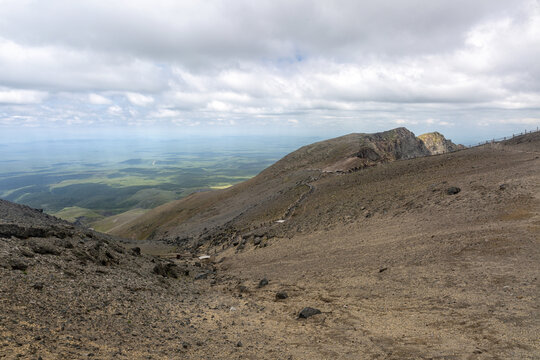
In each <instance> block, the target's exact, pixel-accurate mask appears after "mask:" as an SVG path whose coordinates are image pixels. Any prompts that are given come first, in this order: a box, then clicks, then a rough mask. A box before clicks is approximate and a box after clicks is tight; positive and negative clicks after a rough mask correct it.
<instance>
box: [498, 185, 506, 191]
mask: <svg viewBox="0 0 540 360" xmlns="http://www.w3.org/2000/svg"><path fill="white" fill-rule="evenodd" d="M507 188H508V184H501V185H499V190H506V189H507Z"/></svg>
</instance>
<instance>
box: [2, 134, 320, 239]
mask: <svg viewBox="0 0 540 360" xmlns="http://www.w3.org/2000/svg"><path fill="white" fill-rule="evenodd" d="M311 141H313V139H311V138H309V139H308V138H273V139H269V138H264V139H257V138H249V139H248V138H215V139H180V140H165V141H164V140H145V141H134V140H133V139H129V140H128V139H125V140H114V141H111V140H84V141H81V140H78V141H76V140H66V141H48V142H47V141H44V142H39V143H32V144H30V143H14V144H9V145H7V144H1V145H0V151H1V152H2V158H1V159H0V198H3V199H6V200H10V201H13V202H17V203H20V204H25V205H29V206H32V207H36V208H41V209H44V211H45V212H47V213H50V214H53V215H55V216H58V217H61V218H63V219H66V220H68V221H74V222H75V221H78V222H81V223H84V224H85V225H92V224H97V225H98V227H99V228H100V229H101V230H103V231H106V230H108V229H109V228H110V227H114V226H115V222H112V221H110V220H106V218H108V217H111V216H115V215H118V214H122V213H125V212H127V211H130V210H134V209H135V210H136V211H135V212H130V213H129V214H128V215H127V216H128V217H130V216H132V215H133V214H134V213H137V214H140V213H142V212H144V210H147V209H152V208H154V207H156V206H159V205H161V204H164V203H166V202H169V201H172V200H176V199H180V198H182V197H184V196H186V195H189V194H191V193H193V192H196V191H208V190H211V189H221V188H225V187H228V186H231V185H233V184H236V183H238V182H241V181H244V180H246V179H249V178H251V177H253V176H255V175H256V174H257V173H259V172H260V171H261V170H262V169H264V168H266V167H267V166H269V165H271V164H272V163H274V162H275V161H276V160H278V159H279V158H281V157H282V156H283V155H285V154H287V153H288V152H290V151H291V150H294V149H295V148H297V147H299V146H301V145H303V144H305V143H309V142H311ZM262 143H264V144H271V145H264V146H261V144H262ZM116 220H117V221H118V220H119V219H118V218H116Z"/></svg>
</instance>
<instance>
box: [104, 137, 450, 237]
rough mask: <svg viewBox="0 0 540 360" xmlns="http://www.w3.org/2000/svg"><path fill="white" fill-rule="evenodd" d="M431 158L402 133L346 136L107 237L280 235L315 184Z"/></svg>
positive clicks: (162, 208) (304, 149)
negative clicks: (334, 176)
mask: <svg viewBox="0 0 540 360" xmlns="http://www.w3.org/2000/svg"><path fill="white" fill-rule="evenodd" d="M441 141H442V143H441V144H442V145H441V146H439V147H437V149H436V150H437V153H439V152H440V151H441V150H446V151H451V150H453V149H455V148H456V147H455V145H454V144H453V143H451V142H449V141H447V140H445V139H444V137H443V138H442V140H441ZM432 153H434V152H432V151H431V150H429V149H428V148H427V147H426V145H425V144H424V142H423V141H422V140H421V139H419V138H417V137H416V136H415V135H414V134H413V133H412V132H411V131H409V130H407V129H405V128H397V129H393V130H389V131H385V132H381V133H375V134H349V135H345V136H342V137H338V138H335V139H330V140H326V141H321V142H317V143H314V144H311V145H307V146H304V147H302V148H300V149H298V150H296V151H294V152H292V153H291V154H289V155H287V156H285V157H284V158H283V159H281V160H279V161H278V162H276V163H275V164H274V165H272V166H270V167H268V168H267V169H265V170H264V171H262V172H261V173H260V174H259V175H257V176H256V177H254V178H252V179H250V180H248V181H246V182H243V183H241V184H238V185H236V186H233V187H231V188H228V189H224V190H219V191H212V192H204V193H196V194H192V195H190V196H188V197H187V198H184V199H181V200H179V201H175V202H171V203H168V204H165V205H163V206H160V207H158V208H156V209H154V210H152V211H149V212H148V213H146V214H144V215H142V216H141V217H138V218H136V219H134V220H133V221H131V222H128V223H126V224H124V225H121V226H119V227H116V228H115V229H114V230H113V231H112V233H113V234H116V235H120V236H124V237H128V238H137V239H168V241H172V242H176V243H179V244H180V243H181V244H190V245H195V246H196V245H197V244H201V243H204V242H209V241H210V242H212V243H221V242H224V241H229V240H230V239H231V238H233V237H234V236H236V235H238V234H248V233H251V232H253V231H255V229H257V231H259V232H261V233H267V232H268V235H269V236H275V234H277V233H280V234H281V233H283V231H282V230H276V231H277V232H276V231H274V230H275V229H274V226H273V225H274V224H275V222H276V221H278V220H287V219H288V218H290V217H291V216H292V215H293V214H294V212H295V210H296V208H297V207H298V206H299V205H300V204H301V203H302V202H303V201H304V199H305V198H306V197H307V196H308V195H309V194H311V193H312V192H314V191H315V185H314V184H315V182H316V181H317V180H319V179H322V178H324V177H327V176H331V175H332V174H343V173H350V172H355V171H358V170H361V169H364V168H369V167H373V166H376V165H381V164H385V163H389V162H393V161H395V160H404V159H412V158H417V157H423V156H427V155H431V154H432ZM282 228H283V229H286V228H288V229H289V230H287V232H288V233H290V232H292V231H293V229H292V228H290V226H283V227H282ZM264 229H266V230H264Z"/></svg>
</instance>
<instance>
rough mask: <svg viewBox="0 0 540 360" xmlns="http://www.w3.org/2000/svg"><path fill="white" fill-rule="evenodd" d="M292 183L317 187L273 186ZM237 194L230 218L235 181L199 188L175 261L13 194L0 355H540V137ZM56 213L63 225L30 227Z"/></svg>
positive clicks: (315, 173)
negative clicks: (216, 188)
mask: <svg viewBox="0 0 540 360" xmlns="http://www.w3.org/2000/svg"><path fill="white" fill-rule="evenodd" d="M276 165H278V164H276ZM280 166H281V165H280ZM308 167H309V165H308ZM261 179H263V180H268V181H270V183H269V185H268V186H269V187H270V188H269V189H267V188H265V186H264V185H263V184H259V181H263V180H261ZM299 180H302V181H306V182H305V183H300V184H296V181H299ZM284 184H285V185H286V186H289V188H288V189H295V188H296V187H299V188H300V189H305V190H306V191H298V192H296V193H294V192H293V190H289V191H291V193H290V196H289V195H288V194H287V193H283V194H280V195H281V196H276V197H272V196H273V195H272V194H271V191H272V186H278V185H279V186H283V185H284ZM250 185H251V186H253V187H254V188H255V189H256V190H257V191H260V192H261V193H262V195H263V196H262V197H261V198H263V199H274V200H273V201H268V202H265V203H264V204H266V205H265V206H266V209H264V208H263V207H262V206H260V207H259V206H257V204H253V203H252V202H250V201H251V199H250V198H249V196H250V195H251V196H252V195H253V194H254V193H253V192H250V193H248V195H246V194H243V190H242V189H244V188H243V186H246V187H249V186H250ZM306 187H307V188H309V189H307V188H306ZM229 191H231V192H232V193H233V195H234V196H235V200H234V201H235V202H238V203H239V204H241V203H242V201H243V202H244V203H245V204H250V206H249V207H246V208H245V209H243V210H240V213H242V215H241V216H238V215H236V216H238V217H237V218H236V219H234V221H233V222H231V223H229V225H233V226H230V227H229V226H223V224H224V223H225V224H226V223H227V222H229V221H231V220H227V219H228V218H227V216H229V215H222V214H221V211H223V209H227V207H230V206H231V203H230V202H229V200H230V199H231V197H230V196H233V195H231V194H230V193H228V192H225V191H221V192H217V194H218V195H215V194H212V195H211V193H206V194H204V193H203V194H196V195H194V196H191V197H190V198H188V199H186V202H187V203H188V204H191V205H190V206H191V207H185V208H183V209H182V211H180V212H179V216H181V217H182V216H183V218H182V219H189V221H190V225H189V226H186V227H184V229H190V231H192V234H193V235H192V236H193V239H192V240H184V241H183V239H182V238H179V239H178V240H177V239H176V237H177V236H179V235H176V234H167V233H165V231H168V230H164V232H163V235H169V236H168V237H167V236H165V237H164V239H168V240H169V241H172V244H179V245H180V248H179V250H177V251H179V252H175V250H174V247H170V249H169V250H168V251H167V252H164V254H163V256H164V257H167V258H169V259H170V260H165V259H163V258H162V259H159V258H153V257H150V256H147V255H143V256H139V255H137V254H136V253H134V252H133V251H131V250H129V249H128V248H130V247H132V246H134V245H133V244H123V245H124V246H123V248H121V247H119V246H118V244H122V243H121V242H119V241H118V240H115V239H114V238H110V237H104V236H102V235H99V234H97V233H94V232H89V231H87V230H84V229H80V228H77V227H73V226H72V225H70V224H68V223H64V222H59V221H57V220H55V219H52V218H50V217H47V216H46V215H44V214H42V213H40V212H38V211H33V210H30V209H28V208H25V207H19V206H18V205H12V204H9V203H6V202H2V203H0V209H2V208H4V209H8V210H6V211H1V210H0V215H1V216H0V219H2V221H1V224H2V225H3V227H1V229H4V230H2V231H3V232H2V234H1V235H0V278H1V279H2V281H1V282H0V302H1V307H2V312H1V313H0V316H1V319H0V357H2V356H4V357H5V358H15V357H16V356H18V355H20V356H21V357H23V358H36V359H37V358H38V357H40V356H41V357H42V358H43V359H53V358H64V359H71V358H125V359H134V358H135V359H138V358H141V359H142V358H156V359H162V358H163V359H170V358H185V359H207V358H208V359H240V358H242V359H538V358H539V357H540V345H539V343H538V333H539V332H540V320H539V319H540V306H539V302H538V299H539V297H540V288H539V285H540V284H539V277H540V266H539V264H540V246H539V245H540V244H539V242H540V236H539V235H540V196H539V194H540V133H534V134H527V135H525V136H521V137H517V138H515V139H512V140H510V141H507V142H504V143H498V144H488V145H486V146H483V147H478V148H472V149H467V150H463V151H459V152H454V153H450V154H443V155H438V156H428V157H420V158H415V159H410V160H405V161H394V162H386V163H383V164H381V165H378V166H369V167H366V168H364V169H362V170H359V171H352V172H335V171H334V172H328V171H326V172H325V171H323V170H322V169H320V168H317V169H310V168H307V169H306V168H304V169H302V168H300V169H299V170H298V172H296V173H294V175H291V179H281V177H280V176H277V178H273V177H272V172H269V173H266V172H263V173H262V174H261V175H260V178H259V179H257V180H256V181H255V180H254V179H252V180H251V183H250V182H248V183H247V184H246V183H244V184H242V185H241V186H238V187H234V188H232V189H230V190H229ZM244 191H245V190H244ZM284 194H285V195H286V196H284ZM216 196H218V198H219V199H220V200H217V201H216V200H215V198H214V197H216ZM289 200H291V201H290V202H289V203H287V201H289ZM205 201H206V203H204V202H205ZM220 201H223V202H224V204H221V203H220ZM282 203H283V206H281V204H282ZM201 204H202V205H201ZM269 204H278V205H279V206H277V205H276V207H275V208H276V209H278V210H279V211H278V210H275V213H272V211H274V210H272V207H271V206H269ZM201 206H202V207H203V209H205V211H206V213H199V214H194V212H195V211H196V210H197V209H199V208H200V207H201ZM283 208H285V209H286V211H287V213H286V214H283V213H282V212H281V211H282V209H283ZM267 213H268V214H274V215H279V216H281V219H282V220H285V221H284V222H279V223H277V222H275V221H267V222H264V221H260V219H261V218H262V219H270V218H271V217H270V216H268V215H267ZM9 214H15V215H9ZM172 214H174V212H171V218H170V219H169V220H168V221H170V224H174V226H171V227H170V228H169V229H176V230H178V229H182V219H180V220H178V219H175V218H174V216H173V215H172ZM227 214H228V213H227ZM23 219H26V220H23ZM192 219H199V220H200V221H202V223H201V224H200V225H198V226H199V227H197V226H195V225H193V224H195V222H196V221H197V220H192ZM272 219H273V218H272ZM26 223H28V224H33V225H32V226H27V225H24V224H26ZM21 224H22V226H21ZM40 224H41V225H43V228H44V229H51V228H52V229H55V230H54V232H47V230H45V232H41V231H38V232H36V233H34V232H31V233H28V232H24V231H22V232H21V231H20V229H19V228H20V227H22V228H23V230H24V228H27V227H30V228H32V227H40V226H41V225H40ZM13 225H16V226H13ZM212 226H213V227H214V228H213V230H212V231H209V229H210V227H212ZM204 227H207V230H204ZM6 229H8V230H6ZM9 229H15V231H16V233H14V234H11V233H8V232H7V231H12V230H9ZM198 229H200V232H201V233H202V236H201V237H197V235H196V231H198ZM228 229H235V231H237V232H235V233H229V232H228V231H230V230H228ZM240 229H243V231H245V232H243V233H242V232H239V231H238V230H240ZM32 231H34V230H32ZM220 231H221V233H220ZM179 234H180V232H179ZM12 235H13V236H12ZM205 237H206V239H205ZM158 238H160V237H158ZM199 241H200V242H199ZM195 242H197V244H196V245H198V246H193V244H194V243H195ZM40 244H41V245H44V246H45V249H50V248H52V249H53V251H52V252H51V251H50V250H42V249H41V247H40V246H39V245H40ZM70 244H71V245H70ZM152 244H155V243H152ZM186 245H187V247H186ZM153 246H154V245H153ZM175 246H176V245H175ZM195 248H196V250H195ZM187 249H192V250H193V251H196V253H194V254H193V255H192V254H190V253H189V252H187ZM107 253H109V255H110V256H109V255H107ZM205 253H209V254H214V253H216V254H215V255H214V256H213V257H212V258H210V259H206V260H198V259H197V258H196V257H193V256H194V255H203V254H205ZM177 256H178V257H179V258H178V259H177ZM111 257H112V258H111ZM18 261H21V262H22V263H23V264H22V265H19V264H18V263H17V262H18ZM152 261H153V262H152ZM159 264H161V266H158V267H157V269H156V272H157V273H155V272H154V269H155V267H156V265H159ZM167 264H171V265H167ZM172 264H174V265H172ZM25 266H26V267H25ZM172 269H174V270H172ZM171 270H172V271H174V272H175V273H176V276H177V278H174V277H170V276H172V273H171ZM186 270H187V271H188V272H189V274H188V275H186ZM163 275H166V276H163ZM167 276H168V277H167ZM195 278H197V280H195ZM261 280H267V281H261ZM304 307H311V308H315V309H318V310H319V311H320V312H321V313H320V314H315V315H313V316H311V317H309V318H307V319H304V318H299V314H300V311H301V310H302V309H303V308H304Z"/></svg>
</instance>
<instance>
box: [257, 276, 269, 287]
mask: <svg viewBox="0 0 540 360" xmlns="http://www.w3.org/2000/svg"><path fill="white" fill-rule="evenodd" d="M266 285H268V279H267V278H262V279H261V281H259V286H258V287H260V288H262V287H264V286H266Z"/></svg>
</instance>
